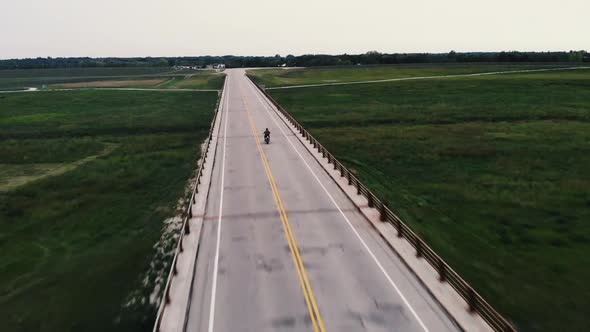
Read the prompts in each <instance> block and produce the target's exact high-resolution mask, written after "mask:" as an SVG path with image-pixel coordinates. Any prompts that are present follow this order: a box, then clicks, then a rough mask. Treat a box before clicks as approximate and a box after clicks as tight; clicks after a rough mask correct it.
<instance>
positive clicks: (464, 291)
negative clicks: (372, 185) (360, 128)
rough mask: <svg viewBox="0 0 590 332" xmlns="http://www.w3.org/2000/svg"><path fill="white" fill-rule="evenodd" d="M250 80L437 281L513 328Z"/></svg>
mask: <svg viewBox="0 0 590 332" xmlns="http://www.w3.org/2000/svg"><path fill="white" fill-rule="evenodd" d="M246 76H247V77H248V78H249V79H250V81H252V83H254V85H255V86H256V87H257V88H258V89H259V90H260V91H261V92H262V93H263V94H264V95H265V96H266V97H267V98H268V100H270V102H271V103H272V104H273V105H274V106H275V107H276V109H277V110H279V112H281V114H283V116H284V117H285V118H286V119H287V121H289V122H290V123H291V125H293V126H294V127H295V128H296V129H297V131H299V133H300V134H301V135H302V136H303V138H305V139H306V140H307V141H309V142H310V143H311V144H313V147H314V149H317V151H318V152H319V153H321V154H322V156H323V157H324V158H327V159H328V163H329V164H332V165H334V170H337V171H339V172H340V176H341V177H346V178H347V179H348V184H349V185H354V186H355V187H356V189H357V194H358V195H363V196H365V197H366V198H367V201H368V203H369V207H373V208H376V209H378V210H379V211H380V220H381V221H383V222H389V223H390V224H392V225H393V226H394V227H395V229H396V230H397V236H398V237H403V238H405V239H406V240H407V241H408V242H409V243H410V244H411V245H412V246H413V247H414V249H416V256H417V257H422V258H424V259H425V260H426V261H427V262H428V263H429V264H430V265H431V266H432V267H433V268H434V269H436V270H437V271H438V274H439V280H440V282H447V283H449V285H451V287H453V289H455V291H456V292H457V293H458V294H459V295H460V296H461V297H462V298H463V299H464V300H465V301H466V302H467V303H468V305H469V311H471V312H473V313H477V314H479V315H480V316H481V317H482V318H483V320H485V321H486V323H488V324H489V325H490V326H491V327H492V328H493V329H494V330H495V331H502V332H515V331H516V328H515V327H514V326H513V325H512V324H511V323H510V322H509V321H508V320H507V319H506V318H504V317H503V316H502V315H501V314H500V313H498V312H497V311H496V310H495V309H494V308H493V307H492V306H491V305H490V304H489V303H487V302H486V301H485V300H484V299H483V297H481V295H479V294H478V293H477V292H476V291H475V290H474V289H473V287H471V286H470V285H469V284H468V283H467V282H466V281H465V280H463V278H461V277H460V276H459V274H458V273H457V272H455V271H454V270H453V269H452V268H451V267H450V266H449V265H448V264H447V263H445V261H444V260H443V259H442V258H441V257H440V256H438V255H437V254H436V253H435V252H434V250H432V249H431V248H430V247H429V246H428V245H427V244H426V243H425V242H424V240H422V239H421V238H420V237H419V236H418V235H416V233H414V232H413V231H412V230H411V229H410V227H408V226H407V225H406V224H405V223H404V222H403V221H402V220H401V219H400V218H399V217H398V216H397V215H396V214H395V213H393V212H392V211H391V210H390V209H389V208H388V207H387V204H386V203H385V201H383V200H381V199H379V198H378V197H377V196H376V195H375V194H373V193H372V192H371V190H369V188H368V187H367V186H365V185H364V184H363V183H361V182H360V181H359V179H358V178H357V177H356V176H355V175H354V174H352V172H351V171H350V170H348V168H346V167H345V166H344V165H343V164H342V163H341V162H339V161H338V160H337V159H336V158H335V157H334V155H332V154H331V153H330V152H328V150H327V149H326V148H325V147H324V146H323V145H322V144H320V142H319V141H318V140H317V139H315V138H314V137H313V136H312V135H311V134H310V133H309V132H308V131H307V130H305V129H304V128H303V126H301V124H299V122H297V120H295V118H293V116H292V115H291V114H289V112H287V111H286V110H285V109H284V108H283V107H282V106H281V105H280V104H279V103H277V102H276V101H275V100H274V99H273V98H272V97H271V96H270V95H269V94H268V93H267V92H266V90H265V89H264V88H263V87H261V86H260V85H259V84H258V83H257V82H256V81H255V79H254V78H253V77H252V75H250V74H247V75H246Z"/></svg>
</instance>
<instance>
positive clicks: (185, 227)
mask: <svg viewBox="0 0 590 332" xmlns="http://www.w3.org/2000/svg"><path fill="white" fill-rule="evenodd" d="M222 93H223V89H222V90H221V93H220V96H222V95H223V94H222ZM219 107H221V98H219V100H218V101H217V105H216V106H215V113H214V114H213V120H212V121H211V127H210V128H209V136H208V137H207V141H206V142H205V144H204V145H205V149H204V151H205V153H204V155H203V157H202V158H201V165H199V170H198V171H197V178H196V180H195V188H194V189H193V192H192V194H191V199H190V202H189V205H188V207H187V208H186V210H185V211H184V213H183V214H182V219H183V223H182V230H181V232H180V238H179V239H178V244H177V245H176V250H175V251H174V259H173V260H172V264H171V268H170V272H169V274H168V279H167V280H166V286H165V288H164V292H163V295H162V300H161V301H160V306H159V308H158V313H157V316H156V322H155V323H154V330H153V332H158V331H160V324H161V323H162V316H163V315H164V310H165V309H166V306H167V305H168V304H169V303H170V284H171V283H172V278H173V277H174V276H175V275H176V274H177V272H178V271H177V269H176V263H177V260H178V254H180V253H181V252H183V250H184V249H183V247H182V242H183V240H184V235H185V234H189V233H190V232H191V230H190V226H189V221H190V219H191V218H192V217H193V213H192V210H193V204H195V203H196V199H195V197H196V195H197V194H198V193H199V185H200V184H201V176H202V175H203V168H204V167H205V162H206V161H207V156H208V154H209V146H210V145H211V139H212V138H213V130H214V128H215V121H217V114H219Z"/></svg>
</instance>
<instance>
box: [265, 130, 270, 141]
mask: <svg viewBox="0 0 590 332" xmlns="http://www.w3.org/2000/svg"><path fill="white" fill-rule="evenodd" d="M267 137H268V138H270V130H268V128H266V130H265V131H264V139H266V138H267Z"/></svg>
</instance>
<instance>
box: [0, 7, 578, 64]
mask: <svg viewBox="0 0 590 332" xmlns="http://www.w3.org/2000/svg"><path fill="white" fill-rule="evenodd" d="M0 1H1V2H2V4H1V5H0V58H4V59H6V58H20V57H37V56H42V57H45V56H53V57H58V56H92V57H97V56H99V57H103V56H182V55H208V54H209V55H224V54H236V55H274V54H276V53H279V54H282V55H286V54H295V55H297V54H304V53H332V54H333V53H364V52H366V51H370V50H376V51H380V52H448V51H450V50H456V51H496V50H522V51H532V50H535V51H547V50H570V49H576V50H577V49H586V50H590V0H559V1H555V0H551V1H550V0H494V1H489V0H488V1H480V0H405V1H400V0H362V1H358V0H357V1H348V0H291V1H282V0H224V1H214V0H213V1H212V0H207V1H202V0H101V1H96V0H92V1H90V0H0Z"/></svg>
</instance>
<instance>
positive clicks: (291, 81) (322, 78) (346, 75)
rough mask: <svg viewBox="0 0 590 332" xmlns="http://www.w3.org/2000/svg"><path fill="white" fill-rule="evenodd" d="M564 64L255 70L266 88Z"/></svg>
mask: <svg viewBox="0 0 590 332" xmlns="http://www.w3.org/2000/svg"><path fill="white" fill-rule="evenodd" d="M571 66H573V65H567V64H565V65H564V64H547V65H542V64H541V65H539V64H529V65H522V64H520V65H511V64H501V65H494V64H489V65H481V64H450V65H444V66H441V65H433V64H422V65H391V66H357V67H340V68H338V67H313V68H305V69H303V68H294V69H258V70H255V71H253V72H255V74H256V76H257V77H259V82H260V83H261V84H263V85H265V86H266V87H278V86H291V85H305V84H322V83H340V82H354V81H367V80H385V79H397V78H408V77H421V76H440V75H461V74H474V73H484V72H496V71H513V70H528V69H549V68H560V67H571Z"/></svg>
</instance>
